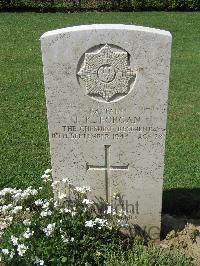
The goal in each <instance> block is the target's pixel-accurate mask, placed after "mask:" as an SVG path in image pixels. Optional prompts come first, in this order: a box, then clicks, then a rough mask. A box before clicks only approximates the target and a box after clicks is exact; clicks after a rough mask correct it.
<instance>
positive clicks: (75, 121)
mask: <svg viewBox="0 0 200 266" xmlns="http://www.w3.org/2000/svg"><path fill="white" fill-rule="evenodd" d="M41 42H42V57H43V65H44V79H45V89H46V99H47V111H48V124H49V139H50V146H51V160H52V168H53V177H54V179H55V180H57V179H63V178H66V177H67V178H68V179H69V180H70V181H71V182H72V184H74V185H75V186H83V185H87V186H90V187H91V189H92V192H93V196H97V197H102V198H104V199H106V200H107V201H108V202H111V201H112V194H113V193H118V192H120V193H121V195H122V197H123V200H124V205H125V208H126V209H127V210H128V211H129V213H130V214H131V222H132V223H135V224H139V225H140V226H141V227H142V228H146V231H147V232H148V233H149V234H150V235H153V234H154V236H155V234H156V233H158V232H159V230H160V212H161V205H162V183H163V169H164V145H165V131H166V118H167V95H168V82H169V66H170V51H171V35H170V33H169V32H166V31H162V30H157V29H151V28H144V27H138V26H128V25H105V24H104V25H86V26H76V27H69V28H65V29H61V30H55V31H50V32H47V33H45V34H44V35H43V36H42V37H41Z"/></svg>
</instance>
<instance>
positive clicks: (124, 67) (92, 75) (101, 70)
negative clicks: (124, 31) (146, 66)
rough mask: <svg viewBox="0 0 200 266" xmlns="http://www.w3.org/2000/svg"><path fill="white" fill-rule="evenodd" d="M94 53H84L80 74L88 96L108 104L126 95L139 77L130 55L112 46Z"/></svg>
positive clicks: (96, 48) (97, 48)
mask: <svg viewBox="0 0 200 266" xmlns="http://www.w3.org/2000/svg"><path fill="white" fill-rule="evenodd" d="M90 51H91V52H87V53H85V54H84V56H83V58H82V61H81V62H80V67H79V69H78V73H77V75H78V79H79V82H80V84H81V85H82V86H83V87H84V88H85V89H86V94H87V95H88V96H90V97H92V98H93V99H95V100H98V101H104V102H112V101H116V100H119V99H121V98H123V97H124V96H126V95H127V94H128V93H129V92H130V91H131V88H132V87H133V86H132V85H133V82H134V81H135V78H136V73H135V71H134V70H133V69H131V67H130V66H129V54H128V53H127V52H126V51H125V50H123V49H122V48H120V47H118V46H114V45H108V44H106V45H103V46H98V47H95V48H94V49H93V50H90Z"/></svg>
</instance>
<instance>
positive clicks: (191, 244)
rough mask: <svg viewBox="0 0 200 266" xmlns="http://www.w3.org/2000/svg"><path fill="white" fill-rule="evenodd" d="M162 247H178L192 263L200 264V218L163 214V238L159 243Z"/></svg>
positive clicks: (197, 265)
mask: <svg viewBox="0 0 200 266" xmlns="http://www.w3.org/2000/svg"><path fill="white" fill-rule="evenodd" d="M158 244H159V245H160V246H161V247H162V248H166V249H178V250H180V252H182V253H183V254H185V255H186V256H187V257H190V258H192V263H193V264H194V265H196V266H199V265H200V219H199V218H198V219H187V218H186V217H175V216H170V215H167V214H166V215H163V217H162V238H161V241H160V242H159V243H158Z"/></svg>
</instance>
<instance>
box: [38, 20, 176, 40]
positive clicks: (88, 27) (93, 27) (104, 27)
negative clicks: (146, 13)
mask: <svg viewBox="0 0 200 266" xmlns="http://www.w3.org/2000/svg"><path fill="white" fill-rule="evenodd" d="M84 30H85V31H87V30H130V31H140V32H146V33H152V34H159V35H163V36H166V37H170V38H171V33H170V32H169V31H165V30H160V29H155V28H149V27H143V26H136V25H125V24H91V25H80V26H73V27H66V28H62V29H58V30H52V31H48V32H45V33H44V34H43V35H42V36H41V38H40V40H43V39H46V38H48V37H52V36H55V35H59V34H63V33H69V32H78V31H84Z"/></svg>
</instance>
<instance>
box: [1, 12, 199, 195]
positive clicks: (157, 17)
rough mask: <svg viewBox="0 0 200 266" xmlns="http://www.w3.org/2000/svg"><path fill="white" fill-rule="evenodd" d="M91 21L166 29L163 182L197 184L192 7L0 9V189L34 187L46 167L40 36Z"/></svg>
mask: <svg viewBox="0 0 200 266" xmlns="http://www.w3.org/2000/svg"><path fill="white" fill-rule="evenodd" d="M91 23H124V24H136V25H144V26H149V27H156V28H161V29H166V30H169V31H170V32H171V33H172V35H173V47H172V66H171V79H170V93H169V107H168V130H167V142H166V158H165V163H166V165H165V182H164V187H165V189H172V188H174V189H179V188H185V189H192V188H200V129H199V128H200V93H199V91H200V88H199V87H200V74H199V72H200V52H199V44H200V13H199V12H193V13H191V12H188V13H180V12H173V13H172V12H169V13H165V12H144V13H140V12H138V13H87V14H85V13H81V14H78V13H76V14H75V13H74V14H60V13H52V14H50V13H46V14H39V13H0V36H1V41H0V46H1V47H0V67H1V70H0V99H1V102H0V121H1V124H0V125H1V127H0V136H1V138H0V147H1V149H0V150H1V154H0V187H3V186H17V187H20V186H23V187H25V186H28V185H34V186H38V185H39V182H40V179H39V177H40V175H41V174H42V173H43V170H44V169H46V168H47V167H49V166H50V155H49V144H48V130H47V119H46V107H45V95H44V85H43V74H42V63H41V52H40V42H39V38H40V36H41V35H42V33H44V32H45V31H48V30H52V29H57V28H62V27H66V26H71V25H80V24H91ZM197 194H200V193H199V190H198V191H197V193H196V195H197Z"/></svg>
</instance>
